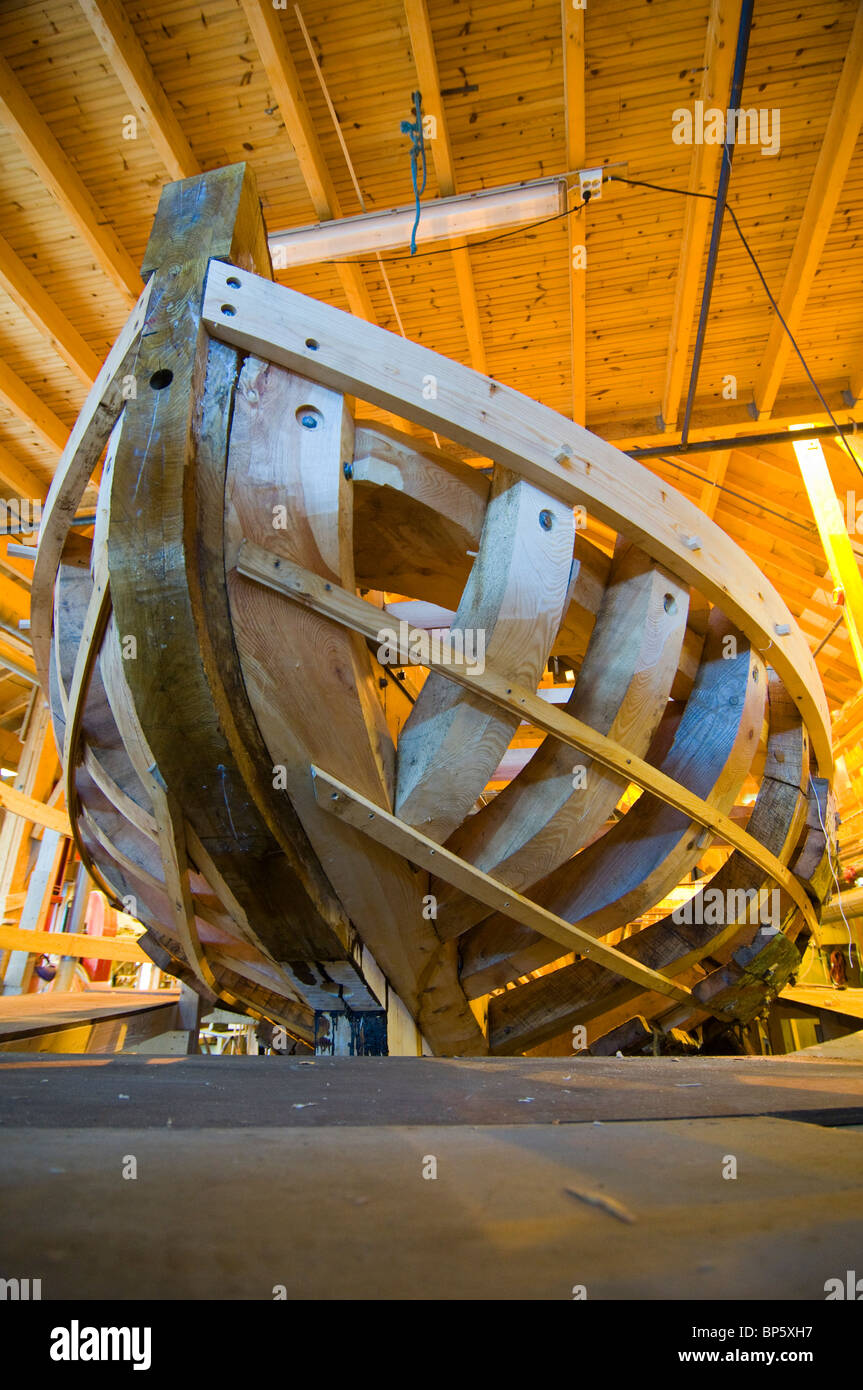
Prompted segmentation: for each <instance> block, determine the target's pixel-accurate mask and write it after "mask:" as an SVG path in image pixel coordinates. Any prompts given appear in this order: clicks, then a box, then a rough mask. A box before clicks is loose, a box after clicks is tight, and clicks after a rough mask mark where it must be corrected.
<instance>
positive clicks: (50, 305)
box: [0, 236, 101, 387]
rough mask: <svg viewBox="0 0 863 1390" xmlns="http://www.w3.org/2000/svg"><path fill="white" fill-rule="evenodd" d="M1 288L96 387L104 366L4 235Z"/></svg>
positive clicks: (81, 377)
mask: <svg viewBox="0 0 863 1390" xmlns="http://www.w3.org/2000/svg"><path fill="white" fill-rule="evenodd" d="M0 289H2V290H3V292H4V293H5V294H8V296H9V298H10V299H11V300H12V302H13V303H14V304H15V305H16V306H17V307H18V308H19V309H20V310H21V313H22V314H24V316H25V317H26V318H28V319H29V320H30V322H31V323H32V325H33V327H34V328H35V329H36V331H37V333H41V335H42V337H43V338H44V339H45V340H46V342H48V343H50V344H51V347H52V348H53V349H54V351H55V352H56V353H57V355H58V356H59V357H62V359H63V361H64V362H65V363H66V366H67V367H68V368H69V370H70V371H71V372H74V374H75V376H76V377H77V378H78V380H79V381H80V382H83V384H84V385H85V386H87V387H90V386H92V385H93V382H94V381H95V380H96V377H97V376H98V374H99V367H100V366H101V363H100V361H99V358H98V357H97V356H96V354H95V352H93V350H92V349H91V348H89V347H88V346H87V344H86V343H85V342H84V339H83V338H82V337H81V335H80V333H79V332H78V330H77V329H76V328H73V327H72V324H71V323H70V322H69V320H68V319H67V318H66V316H65V315H64V314H63V313H62V311H61V310H60V309H58V307H57V305H56V304H55V303H54V301H53V299H52V298H51V296H50V295H49V294H47V293H46V292H45V290H43V288H42V286H41V285H40V284H39V282H38V280H37V279H36V277H35V276H34V275H32V274H31V272H30V271H29V270H28V269H27V267H26V265H25V264H24V262H23V261H22V260H21V258H20V257H19V256H18V255H17V254H16V252H15V251H13V250H12V247H11V246H10V245H9V243H8V241H6V239H5V238H4V237H2V236H0Z"/></svg>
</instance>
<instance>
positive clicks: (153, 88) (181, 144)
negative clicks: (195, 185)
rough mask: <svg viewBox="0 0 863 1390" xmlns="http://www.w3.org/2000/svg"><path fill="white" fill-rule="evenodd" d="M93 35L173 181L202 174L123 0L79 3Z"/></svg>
mask: <svg viewBox="0 0 863 1390" xmlns="http://www.w3.org/2000/svg"><path fill="white" fill-rule="evenodd" d="M79 3H80V5H81V9H82V10H83V11H84V14H85V15H86V17H87V20H88V22H89V24H90V27H91V29H92V30H93V33H94V34H95V35H96V38H97V39H98V40H99V43H100V44H101V45H102V49H103V51H104V53H105V56H106V57H107V59H108V62H109V63H110V64H111V67H112V68H113V70H114V72H115V73H116V74H117V76H118V78H119V79H120V81H121V82H122V84H123V89H124V91H125V92H126V95H127V96H128V98H129V100H130V102H131V103H132V105H133V107H134V108H135V111H136V113H137V115H138V117H139V118H140V119H141V120H142V121H143V123H144V125H145V126H146V128H147V130H148V131H149V132H150V138H151V140H152V141H153V144H154V145H155V147H156V150H157V151H158V154H159V158H160V159H161V160H162V163H163V164H164V166H165V168H166V169H167V171H168V173H169V175H170V176H171V178H172V179H185V178H189V177H191V176H192V175H193V174H199V173H200V172H201V168H200V165H199V164H198V161H197V159H196V158H195V156H194V154H193V153H192V149H191V146H190V144H189V142H188V140H187V139H186V137H185V135H184V134H183V131H182V129H181V127H180V122H179V121H178V120H177V117H176V116H175V115H174V112H173V110H172V109H171V105H170V103H169V101H168V98H167V97H166V96H165V93H164V91H163V89H162V87H161V85H160V83H159V81H158V79H157V77H156V75H155V73H154V72H153V69H152V67H151V66H150V63H149V61H148V59H147V55H146V53H145V52H144V49H143V47H142V45H141V42H140V40H139V39H138V36H137V34H136V33H135V30H134V29H133V28H132V25H131V23H130V22H129V20H128V19H127V17H126V14H125V12H124V10H123V7H122V5H121V4H120V3H119V0H79Z"/></svg>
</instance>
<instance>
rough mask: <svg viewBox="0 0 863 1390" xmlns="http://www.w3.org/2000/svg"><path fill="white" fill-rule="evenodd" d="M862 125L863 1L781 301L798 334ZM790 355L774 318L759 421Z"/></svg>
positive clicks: (760, 380)
mask: <svg viewBox="0 0 863 1390" xmlns="http://www.w3.org/2000/svg"><path fill="white" fill-rule="evenodd" d="M861 125H863V4H860V3H858V6H857V17H856V20H855V22H854V29H853V31H852V34H851V38H850V40H849V43H848V49H847V52H846V54H845V62H844V63H843V65H842V73H841V76H840V78H839V83H838V86H837V87H836V94H835V96H834V98H833V105H832V107H831V110H830V117H829V119H828V121H827V128H826V130H825V132H824V138H823V140H822V142H821V149H820V151H819V154H818V162H817V164H816V165H815V173H814V174H813V176H812V182H811V183H810V185H809V192H808V194H807V195H806V204H805V206H804V208H803V216H802V217H801V219H800V225H799V227H798V229H797V237H796V240H795V242H794V248H793V250H792V252H791V259H790V261H789V262H788V269H787V270H786V272H785V280H784V282H783V285H782V293H781V294H780V295H779V300H778V303H779V310H780V313H781V314H782V317H783V318H784V320H785V322H786V324H787V325H788V328H789V329H790V330H791V332H792V333H794V334H796V333H797V331H798V329H799V327H800V324H801V321H802V318H803V313H804V310H805V308H806V301H807V300H808V298H809V292H810V290H811V288H812V284H813V281H814V279H815V276H816V275H817V274H818V267H819V264H820V262H821V256H822V253H823V251H824V244H825V242H826V240H827V237H828V234H829V232H830V227H831V224H832V221H833V214H834V213H835V211H836V205H837V203H838V201H839V195H840V193H841V192H842V186H843V184H844V182H845V178H846V176H847V173H848V169H849V167H850V164H851V160H852V159H853V157H854V150H855V147H856V144H857V136H858V135H859V133H860V127H861ZM790 353H791V340H790V339H789V337H788V334H787V333H786V332H785V329H784V328H783V326H782V324H781V323H780V322H779V320H778V319H776V318H774V319H773V322H772V325H771V328H770V337H769V339H768V342H767V348H766V350H765V351H764V352H763V353H762V355H761V368H760V371H759V373H758V376H757V378H756V381H755V386H754V389H753V397H754V401H755V409H756V411H757V412H758V417H759V419H764V418H765V417H767V416H769V415H770V413H771V411H772V410H773V406H774V404H775V402H776V396H777V393H778V391H779V387H780V385H781V383H782V377H783V374H784V372H785V368H786V365H787V363H788V358H789V355H790Z"/></svg>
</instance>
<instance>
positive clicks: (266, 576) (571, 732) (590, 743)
mask: <svg viewBox="0 0 863 1390" xmlns="http://www.w3.org/2000/svg"><path fill="white" fill-rule="evenodd" d="M237 569H238V570H239V572H240V573H241V574H244V575H246V576H247V577H248V578H250V579H255V580H256V581H257V582H258V583H260V584H266V585H268V586H269V587H270V588H273V589H275V590H277V592H279V593H284V594H285V595H286V596H287V597H290V598H293V599H294V600H295V602H297V603H302V604H305V605H306V606H308V607H310V608H313V609H314V610H315V611H316V612H319V613H323V614H325V615H326V616H328V617H332V618H335V619H336V621H337V622H340V623H344V624H345V625H346V626H348V627H351V628H353V630H354V631H355V632H360V633H362V634H363V636H364V637H366V638H368V639H369V640H370V641H375V642H376V641H377V634H378V632H379V630H380V610H379V609H377V608H375V607H373V605H371V604H368V603H366V602H364V600H363V599H361V598H357V597H356V596H355V595H353V594H350V593H347V592H346V591H344V590H339V589H338V586H337V585H335V584H331V583H329V582H325V581H323V580H321V579H320V578H319V577H318V576H317V575H314V574H311V573H310V572H309V571H304V570H302V569H301V568H300V567H299V566H296V565H293V564H291V562H290V561H288V560H283V559H282V558H281V557H280V556H278V555H277V554H275V553H274V552H273V551H268V550H265V549H263V548H262V547H261V546H255V545H253V544H252V543H251V542H248V541H246V542H244V544H243V548H242V551H241V553H240V556H239V558H238V561H237ZM432 666H433V668H434V669H435V670H437V671H441V672H443V673H445V674H446V675H448V676H449V677H450V678H451V679H452V680H454V681H458V682H459V684H461V685H464V686H465V687H467V688H468V689H473V690H477V691H479V692H481V693H482V694H483V695H484V696H485V697H486V698H488V699H489V700H493V701H494V702H495V703H496V704H498V705H500V706H501V707H502V708H504V709H509V710H513V711H517V712H520V713H521V715H522V718H524V719H527V720H528V721H529V722H530V723H532V724H535V725H536V726H537V727H538V728H540V729H542V730H543V731H544V732H545V733H550V734H553V735H554V737H555V738H558V739H560V740H561V741H562V742H565V743H568V744H569V745H570V746H571V747H573V748H578V749H579V750H580V751H582V752H585V753H589V754H590V756H591V757H593V758H595V759H596V760H597V762H600V763H602V764H603V766H605V767H608V768H610V769H611V770H612V771H613V772H617V773H619V774H621V775H622V776H623V777H625V778H626V779H627V781H630V782H634V783H635V784H636V786H639V787H642V788H644V789H645V790H647V791H650V792H652V793H653V794H654V795H655V796H657V797H658V798H659V799H660V800H661V801H664V802H666V803H667V804H668V805H669V806H673V807H675V808H676V809H677V810H679V811H683V812H685V814H686V815H687V816H689V818H690V819H691V820H694V821H696V822H697V823H698V824H699V825H702V826H704V827H705V829H708V830H711V831H713V832H714V833H715V834H716V835H717V836H719V837H721V838H722V839H725V840H726V841H727V842H728V843H729V844H731V845H733V846H734V848H735V849H739V850H741V851H742V852H743V853H744V854H745V855H746V856H747V858H748V859H750V860H751V861H752V862H753V863H754V864H756V865H758V867H759V868H761V869H763V870H764V871H765V872H766V873H768V874H769V875H770V876H771V878H774V879H775V880H776V882H777V883H778V884H780V885H781V886H782V887H783V888H784V889H785V891H786V892H787V893H788V894H789V895H790V896H791V897H792V898H793V899H794V901H795V902H796V903H797V905H798V907H799V909H800V911H801V912H802V914H803V916H804V918H805V920H806V922H807V925H809V926H810V928H811V929H812V930H813V931H817V927H818V920H817V917H816V915H815V913H814V911H813V909H812V904H811V903H810V901H809V899H808V897H807V895H806V893H805V891H804V890H803V888H802V887H801V886H800V884H799V883H798V882H797V881H796V879H795V878H794V877H793V875H792V874H791V873H789V872H788V870H787V869H786V868H785V866H784V865H782V864H780V863H779V861H778V860H777V859H776V858H775V856H774V855H770V854H767V853H766V852H765V851H764V849H763V848H762V846H760V845H759V844H758V843H757V842H756V841H755V840H754V839H753V838H752V837H751V836H750V835H747V834H746V832H745V831H743V830H741V829H740V827H739V826H737V825H735V823H734V821H733V820H731V818H730V817H729V816H726V815H723V814H722V813H721V812H719V811H717V810H716V809H715V807H712V806H710V805H709V804H708V802H706V801H703V800H702V799H701V798H700V797H698V796H694V795H693V794H692V793H691V792H690V791H688V790H687V788H686V787H682V786H680V784H679V783H677V782H675V781H674V780H673V779H672V778H670V777H667V776H666V775H665V774H664V773H662V772H659V771H658V770H657V769H656V768H654V767H652V766H651V764H650V763H648V762H646V761H645V760H644V759H643V758H639V757H637V756H635V754H632V753H630V752H629V751H628V750H627V749H625V748H622V747H620V745H619V744H617V743H615V742H614V740H613V739H609V738H606V737H605V736H604V735H602V734H599V733H597V731H596V730H595V729H591V728H590V727H589V726H588V725H586V724H584V723H582V721H581V720H578V719H574V718H573V717H572V716H571V715H569V714H567V713H565V712H564V711H562V710H558V709H557V708H556V707H555V706H554V705H551V704H548V703H547V702H546V701H545V700H542V699H541V698H540V697H539V696H537V695H536V694H535V693H534V692H533V691H532V690H529V689H528V688H526V687H524V686H520V685H519V684H518V682H517V681H510V680H506V679H504V678H502V677H500V676H498V675H497V674H496V673H495V672H492V671H489V670H486V671H485V672H484V673H483V674H482V675H481V676H480V675H473V674H471V673H470V672H469V671H468V670H467V668H466V667H464V666H457V665H451V664H448V663H446V662H438V661H432Z"/></svg>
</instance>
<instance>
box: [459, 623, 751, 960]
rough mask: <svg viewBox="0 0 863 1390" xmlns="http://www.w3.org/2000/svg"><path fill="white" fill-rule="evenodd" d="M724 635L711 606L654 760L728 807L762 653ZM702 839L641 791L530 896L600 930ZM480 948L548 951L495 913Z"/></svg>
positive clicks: (529, 956) (680, 865) (674, 878)
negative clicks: (729, 650) (693, 675)
mask: <svg viewBox="0 0 863 1390" xmlns="http://www.w3.org/2000/svg"><path fill="white" fill-rule="evenodd" d="M728 635H729V624H728V623H727V621H726V620H725V619H724V618H723V617H722V615H721V614H720V613H718V612H717V611H716V610H715V609H714V611H713V613H712V615H711V625H710V630H709V631H708V636H707V641H706V643H705V648H704V657H703V660H702V664H701V668H700V670H699V673H698V679H697V680H696V683H695V687H694V689H693V692H692V694H691V696H690V698H689V700H688V701H687V702H686V705H685V707H684V709H683V712H682V714H680V715H677V714H676V713H675V714H672V715H671V717H670V719H669V724H670V726H671V729H670V732H668V733H666V732H665V731H661V733H660V738H659V739H657V744H656V745H655V746H654V748H653V749H652V750H651V762H652V763H653V764H655V765H657V766H658V767H659V768H660V770H661V771H662V773H663V774H664V775H666V776H668V777H671V778H673V779H674V781H675V782H677V783H678V784H682V785H685V786H686V787H687V788H688V789H689V790H690V791H691V792H693V793H695V794H696V795H699V796H701V797H703V798H704V799H705V801H706V802H707V804H709V805H710V806H712V807H714V808H715V809H716V810H718V811H720V812H722V813H723V814H725V815H729V816H730V814H731V810H732V807H733V806H734V803H735V801H736V800H737V797H738V795H739V792H740V789H741V787H742V785H743V782H744V779H745V778H746V776H747V774H748V773H749V770H750V767H751V765H752V762H753V758H754V756H755V754H756V752H757V748H758V741H759V734H760V732H761V728H762V725H763V721H764V709H765V701H766V688H767V679H766V671H765V668H764V665H763V662H762V661H761V659H760V657H759V656H758V655H757V653H754V652H752V651H751V649H747V647H746V645H745V643H743V642H742V639H741V642H740V646H739V649H738V651H737V654H736V655H735V657H734V658H733V659H728V660H726V659H725V657H724V652H725V650H726V648H725V643H724V639H725V638H726V637H727V636H728ZM663 734H665V737H664V739H663V738H662V735H663ZM662 742H665V743H666V744H668V745H670V746H668V747H667V748H663V747H662ZM705 840H706V837H704V836H702V835H701V834H699V830H698V826H697V825H696V824H693V823H692V822H691V821H690V820H689V819H688V818H687V816H686V815H683V814H680V813H679V812H678V811H677V810H676V809H675V808H673V807H670V806H667V805H663V804H662V803H661V802H658V801H657V800H656V799H655V798H654V797H652V796H650V795H648V794H645V795H643V796H641V797H639V799H638V800H637V801H636V802H635V804H634V805H633V806H631V807H630V808H629V810H628V811H627V812H626V814H625V815H624V816H622V817H621V819H620V820H618V821H617V822H616V823H615V824H614V825H612V826H611V827H610V828H609V829H607V830H606V832H605V834H603V835H601V836H600V837H599V838H598V839H595V840H594V841H593V843H591V844H589V845H588V846H587V847H586V848H585V849H584V850H582V852H581V853H580V854H579V855H577V856H576V857H574V858H572V859H569V860H566V861H565V862H563V863H561V864H560V866H559V867H558V868H556V869H555V870H553V872H552V873H550V874H548V875H547V876H546V877H545V878H543V879H542V880H541V881H540V882H539V883H537V884H535V886H534V888H533V890H532V896H533V897H534V899H535V900H536V901H537V902H539V903H540V904H541V905H542V906H543V907H545V908H547V909H548V910H549V911H551V912H554V913H555V914H557V915H558V916H561V917H564V918H566V920H567V921H571V922H577V923H578V925H579V927H580V929H581V930H583V931H585V932H587V933H588V934H589V935H591V936H602V937H606V936H608V934H609V933H610V932H612V931H614V930H615V929H617V928H619V927H623V926H625V925H626V924H627V923H629V922H632V921H634V920H635V919H637V918H638V917H639V916H640V915H641V914H642V913H643V912H645V911H647V910H648V909H649V908H651V907H653V905H654V903H657V902H659V901H661V900H662V899H663V898H664V897H666V895H667V894H668V893H670V892H671V891H672V890H673V889H674V888H676V887H677V885H678V884H679V883H681V882H682V881H683V879H684V878H685V877H686V875H687V873H688V872H689V871H690V869H692V868H693V867H694V866H695V864H697V863H698V861H699V860H700V859H701V858H702V857H703V855H704V851H705V849H706V848H707V845H706V843H705ZM672 934H673V933H672ZM483 951H485V952H488V951H493V952H494V954H495V955H496V956H497V958H498V959H502V960H505V961H506V966H505V967H504V968H505V969H506V971H507V972H508V973H509V974H510V975H511V978H518V977H519V976H521V975H525V974H527V973H528V971H530V970H534V969H536V968H538V967H539V966H541V965H546V964H548V962H549V961H550V960H553V959H554V956H553V955H551V954H550V953H549V947H548V945H547V943H546V942H543V941H537V940H536V939H535V938H534V937H532V936H531V934H530V933H528V932H526V931H525V930H524V928H516V927H513V926H512V925H511V924H504V923H501V922H500V921H499V920H498V921H495V920H494V919H492V920H491V921H489V922H486V923H484V924H483V926H482V927H481V928H475V929H474V931H473V932H472V933H471V938H470V941H469V942H468V941H465V942H464V943H463V956H465V955H467V954H468V953H470V954H471V956H472V958H473V959H475V958H476V955H477V953H478V952H479V953H482V952H483Z"/></svg>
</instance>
